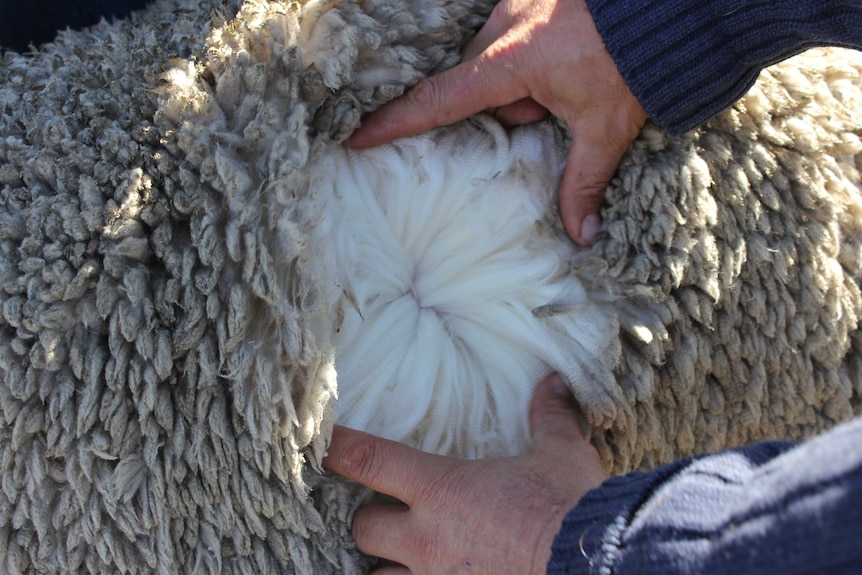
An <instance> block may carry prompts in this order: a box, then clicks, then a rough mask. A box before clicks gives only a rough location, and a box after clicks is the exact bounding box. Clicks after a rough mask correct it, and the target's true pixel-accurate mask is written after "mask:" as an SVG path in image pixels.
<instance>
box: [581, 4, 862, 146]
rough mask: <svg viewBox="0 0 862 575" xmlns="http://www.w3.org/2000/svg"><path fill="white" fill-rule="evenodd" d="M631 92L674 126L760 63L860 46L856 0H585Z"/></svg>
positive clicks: (748, 81) (706, 113)
mask: <svg viewBox="0 0 862 575" xmlns="http://www.w3.org/2000/svg"><path fill="white" fill-rule="evenodd" d="M586 2H587V6H588V7H589V10H590V13H591V14H592V16H593V20H594V21H595V23H596V27H597V28H598V31H599V33H600V34H601V36H602V38H603V39H604V42H605V47H606V48H607V50H608V52H609V53H610V54H611V56H612V57H613V59H614V61H615V62H616V64H617V67H618V69H619V71H620V73H621V74H622V75H623V77H624V78H625V80H626V82H627V83H628V85H629V87H630V88H631V90H632V93H633V94H634V95H635V97H637V98H638V100H639V101H640V103H641V105H643V107H644V109H646V111H647V112H648V113H649V114H650V116H652V118H653V120H654V121H656V122H657V123H659V124H660V125H663V126H665V127H667V128H668V130H669V131H670V132H672V133H676V134H678V133H682V132H684V131H686V130H689V129H691V128H694V127H696V126H697V125H699V124H701V123H702V122H704V121H706V120H707V119H709V118H710V117H712V116H713V115H715V114H716V113H718V112H720V111H721V110H723V109H724V108H726V107H728V106H730V105H731V104H732V103H733V102H735V101H736V100H737V99H739V98H740V97H741V96H742V95H744V94H745V92H746V91H748V89H749V88H750V87H751V85H752V84H753V83H754V82H755V80H756V79H757V76H758V75H759V73H760V70H762V69H763V68H765V67H766V66H769V65H771V64H774V63H776V62H779V61H781V60H783V59H785V58H788V57H790V56H792V55H794V54H798V53H799V52H802V51H803V50H805V49H807V48H810V47H813V46H827V45H829V46H846V47H855V48H860V47H862V3H860V2H859V1H858V0H838V1H835V0H831V1H822V0H780V1H779V0H698V1H690V0H643V1H641V2H629V1H627V0H586Z"/></svg>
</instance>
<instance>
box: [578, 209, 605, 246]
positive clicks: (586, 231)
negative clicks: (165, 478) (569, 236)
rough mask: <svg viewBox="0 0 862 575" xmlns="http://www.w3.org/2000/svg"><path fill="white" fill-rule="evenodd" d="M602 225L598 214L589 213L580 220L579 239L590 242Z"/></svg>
mask: <svg viewBox="0 0 862 575" xmlns="http://www.w3.org/2000/svg"><path fill="white" fill-rule="evenodd" d="M601 227H602V218H601V217H599V215H598V214H590V215H588V216H587V217H585V218H584V220H583V221H582V222H581V241H583V242H584V243H588V244H592V243H593V240H594V239H595V238H596V234H598V233H599V229H600V228H601Z"/></svg>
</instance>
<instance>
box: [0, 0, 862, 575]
mask: <svg viewBox="0 0 862 575" xmlns="http://www.w3.org/2000/svg"><path fill="white" fill-rule="evenodd" d="M491 8H492V3H490V2H484V1H473V0H452V1H438V2H431V1H428V0H397V1H395V2H392V1H383V0H367V1H364V2H356V1H352V0H334V1H328V2H323V1H309V2H304V3H300V2H268V1H265V0H248V1H246V2H239V1H238V0H226V1H223V2H217V1H215V0H213V1H210V2H203V3H200V2H191V1H187V0H157V1H156V2H154V3H153V4H152V5H151V6H149V7H148V8H147V9H146V10H145V11H143V12H140V13H136V14H133V15H132V16H131V17H130V18H128V19H126V20H123V21H120V22H116V23H113V24H109V23H101V24H99V25H98V26H95V27H93V28H91V29H89V30H86V31H82V32H68V31H67V32H64V33H61V34H60V36H59V37H58V39H57V40H56V41H55V42H53V43H51V44H48V45H46V46H44V47H42V48H40V49H39V50H36V51H33V52H30V53H27V54H16V53H6V54H5V55H4V56H3V58H4V65H3V67H2V71H0V75H2V76H0V77H2V80H0V103H2V105H0V158H2V160H0V186H2V195H0V201H2V209H0V253H2V257H0V286H2V289H0V306H2V307H0V309H2V315H0V374H2V378H0V381H2V383H0V453H2V456H0V461H2V471H0V486H2V494H0V557H2V558H3V559H2V561H3V563H2V565H3V566H2V570H3V571H5V572H9V573H33V572H64V573H67V572H73V573H74V572H97V573H100V572H112V573H113V572H118V571H119V572H129V573H137V572H147V573H149V572H153V573H173V572H177V571H180V572H213V573H214V572H227V573H250V572H253V573H280V572H296V573H355V572H363V571H365V570H366V569H367V568H368V567H369V566H370V565H371V563H370V560H369V559H368V558H366V557H363V556H361V554H359V553H358V552H357V551H356V550H355V549H354V547H353V544H352V541H351V539H350V535H349V521H350V517H351V514H352V512H353V510H354V509H355V507H356V506H357V505H358V504H359V503H360V502H361V501H362V498H363V497H364V496H365V494H364V493H363V491H362V490H360V489H359V488H357V487H356V486H355V485H351V484H349V483H347V482H345V481H342V480H339V479H337V478H334V477H331V476H329V475H327V474H325V473H324V472H322V470H321V460H322V457H323V455H324V453H325V449H326V444H327V441H328V438H329V434H330V431H331V428H332V425H333V424H334V423H335V421H336V415H337V413H338V412H339V411H340V410H347V409H349V406H348V405H345V406H343V407H340V406H339V403H338V401H337V400H336V396H338V395H342V399H343V398H344V397H347V396H348V393H347V389H346V388H345V389H344V390H342V389H341V388H342V386H345V385H347V383H346V382H343V381H342V377H341V376H342V375H344V377H345V378H346V377H347V375H346V374H347V373H348V372H349V369H348V368H347V367H346V366H345V364H341V369H340V370H339V369H338V366H339V360H340V358H341V357H342V356H346V354H347V353H348V352H347V351H345V349H344V348H341V349H340V351H339V347H338V346H339V343H340V342H342V341H343V340H346V339H348V338H347V335H346V334H345V335H342V331H343V329H346V328H347V327H350V325H349V324H351V322H352V323H353V324H356V323H357V319H356V318H357V317H358V316H359V314H360V313H362V312H363V311H364V310H367V309H368V307H367V305H368V299H367V298H366V299H361V298H359V297H358V294H359V292H358V290H357V289H352V288H351V289H345V286H347V285H348V284H349V282H352V281H355V280H352V279H351V278H349V277H346V276H343V275H342V274H343V273H344V269H345V267H344V260H338V259H336V260H333V258H339V257H341V256H339V255H338V253H339V251H338V249H339V248H338V245H339V244H338V241H339V240H338V238H337V236H335V235H333V234H328V233H325V232H326V231H327V230H332V229H333V226H334V225H335V224H336V223H337V222H338V221H339V220H338V218H339V217H343V216H339V215H337V214H338V213H339V212H337V211H336V209H335V207H334V206H335V203H336V202H337V200H338V196H337V194H338V193H342V194H343V191H342V192H338V190H337V189H336V186H334V184H332V183H331V182H329V183H326V182H325V181H324V178H323V177H322V174H323V170H322V168H321V166H327V165H330V162H333V161H334V160H333V158H335V157H337V156H338V155H339V154H346V155H347V156H348V157H353V158H354V160H353V161H359V162H361V163H363V164H364V163H366V162H367V161H369V160H368V157H367V156H362V155H358V154H355V153H353V152H348V151H344V150H342V149H341V148H340V147H339V143H340V142H342V141H343V140H344V139H345V138H346V137H347V135H348V134H350V133H351V132H352V131H353V129H355V127H356V126H357V125H358V124H359V122H360V118H361V116H362V115H363V114H364V113H365V112H367V111H369V110H372V109H374V108H376V107H378V106H380V105H381V104H382V103H384V102H385V101H388V100H389V99H391V98H393V97H395V96H397V95H399V94H401V93H402V92H403V91H404V90H405V89H406V88H407V87H409V86H411V85H413V84H415V83H416V82H417V81H419V80H420V79H421V78H422V77H424V76H426V75H429V74H433V73H435V72H438V71H440V70H443V69H445V68H447V67H450V66H452V65H453V64H454V63H456V62H457V61H458V53H459V49H460V47H461V46H462V45H463V44H464V42H465V41H466V40H467V39H468V38H469V37H470V35H471V34H472V33H474V32H475V31H476V30H477V29H478V27H479V26H481V24H482V22H483V21H484V19H485V18H486V17H487V15H488V14H489V13H490V10H491ZM860 75H862V58H860V56H859V55H858V54H855V53H852V52H847V51H841V50H835V49H832V50H825V49H824V50H817V51H811V52H808V53H806V54H803V55H801V56H799V57H796V58H794V59H792V60H790V61H787V62H785V63H783V64H780V65H777V66H775V67H773V68H771V69H768V70H766V71H764V73H763V74H762V76H761V79H760V81H759V83H758V84H757V85H756V86H755V87H754V88H753V89H752V91H751V92H750V93H749V94H748V95H746V97H745V98H743V99H742V100H741V101H740V102H739V103H737V104H736V105H735V106H734V107H733V108H732V109H731V110H728V111H727V112H725V113H723V114H721V115H720V116H718V117H717V118H715V119H713V120H711V121H710V122H709V123H707V124H706V125H705V126H703V127H702V128H700V129H698V130H696V131H694V132H692V133H689V134H686V135H684V136H682V137H676V138H673V137H670V136H668V135H667V134H666V133H665V132H664V131H663V130H661V129H660V128H658V127H657V126H654V125H647V126H646V127H645V128H644V130H643V132H642V134H641V136H640V137H639V138H638V140H637V141H636V142H635V143H634V144H633V145H632V147H631V148H630V150H629V151H628V153H627V155H626V157H625V158H624V159H623V162H622V164H621V166H620V168H619V170H618V172H617V175H616V177H615V179H614V180H613V182H612V183H611V185H610V186H609V188H608V190H607V206H606V208H605V211H604V218H605V222H606V223H605V227H604V230H603V232H602V233H601V234H600V236H599V237H598V239H597V242H596V243H595V245H594V246H593V247H592V248H591V249H587V250H585V249H578V248H575V247H574V246H572V245H571V244H570V243H568V240H567V239H566V238H565V235H564V233H563V232H562V230H561V227H560V225H559V221H558V217H557V214H556V208H555V201H554V198H553V189H554V187H555V183H554V182H555V178H557V177H558V171H559V169H560V165H558V164H555V163H554V162H553V161H549V162H548V163H547V166H546V167H545V168H544V169H542V168H539V167H537V166H536V165H533V166H532V167H531V168H530V169H529V170H527V171H526V172H525V173H529V174H532V175H530V178H537V179H538V180H536V181H543V182H545V184H544V185H545V188H544V189H545V193H544V194H539V195H538V196H536V198H538V201H541V202H544V206H545V212H544V213H541V215H539V212H531V213H530V214H529V217H530V218H532V219H533V220H534V221H535V229H534V230H533V232H531V233H535V234H536V237H539V238H543V241H544V240H547V241H548V242H551V244H553V246H555V247H554V248H553V249H549V250H548V251H553V252H554V253H555V254H556V257H558V258H559V259H560V261H564V262H565V267H564V268H561V269H564V271H565V273H558V274H557V275H558V276H560V277H559V278H556V279H559V280H560V281H562V282H563V284H560V288H559V289H560V290H561V291H560V292H559V293H560V294H561V295H560V297H556V298H549V297H544V298H543V299H539V300H537V301H536V302H534V303H531V304H530V310H529V311H530V313H531V315H532V317H533V318H534V319H535V320H536V322H545V321H552V322H561V321H569V319H568V318H569V317H570V316H575V317H576V314H577V313H578V311H579V310H582V309H583V308H584V306H585V305H589V306H592V307H591V308H590V309H592V310H593V312H592V313H596V314H597V315H596V317H599V318H601V320H600V321H601V322H602V326H603V327H602V329H601V330H598V331H599V332H600V334H601V340H600V342H599V343H598V344H597V345H596V346H595V347H592V348H590V350H588V351H589V352H590V353H591V354H593V355H594V356H600V357H601V358H602V361H598V362H596V363H595V364H594V365H592V366H590V365H587V366H584V367H583V369H584V370H587V369H589V368H590V367H591V368H592V370H593V371H592V372H586V371H585V372H584V374H583V376H582V377H578V376H576V375H574V374H575V373H576V371H572V372H571V374H570V375H569V380H570V381H569V383H570V385H571V386H572V388H573V391H574V392H575V394H576V397H577V398H578V400H579V402H580V403H581V405H582V407H583V409H584V412H585V414H586V416H587V419H588V421H589V424H590V427H591V428H592V438H593V442H594V443H595V444H596V445H597V448H598V449H599V451H600V454H601V456H602V458H603V462H604V464H605V466H606V467H607V469H608V470H609V471H612V472H615V473H619V472H624V471H628V470H631V469H638V468H643V467H650V466H654V465H657V464H660V463H663V462H667V461H669V460H671V459H673V458H676V457H678V456H681V455H686V454H690V453H693V452H695V451H702V450H714V449H719V448H722V447H726V446H731V445H735V444H738V443H741V442H746V441H752V440H757V439H765V438H772V437H782V438H803V437H808V436H810V435H812V434H814V433H816V432H817V431H820V430H823V429H827V428H829V427H831V426H833V425H834V424H835V423H837V422H839V421H843V420H846V419H848V418H850V417H851V416H853V415H854V414H858V413H859V412H860V407H859V403H860V402H859V395H860V389H862V369H860V368H861V367H862V366H860V353H859V352H860V350H862V340H860V337H859V331H858V329H857V324H858V318H859V315H860V312H862V295H860V289H859V285H860V278H862V233H860V232H862V230H860V229H859V228H860V225H862V224H860V222H862V219H860V217H859V213H860V212H859V210H860V205H862V204H860V192H862V189H860V177H859V167H860V165H862V143H860V140H859V137H860V134H862V119H860V118H862V115H860V114H859V111H860V109H862V77H860ZM464 133H471V134H475V133H479V134H482V135H483V136H482V137H483V138H485V139H489V138H490V140H489V141H491V143H492V144H493V146H492V149H503V148H505V146H506V145H507V142H511V141H515V140H517V139H518V138H520V137H524V138H533V139H539V140H541V141H542V142H544V145H545V146H547V147H548V148H547V149H548V152H547V153H548V154H549V157H557V156H554V153H558V152H559V151H560V150H564V149H565V146H566V143H567V140H566V138H567V135H566V133H565V130H564V129H563V128H562V127H561V126H559V125H557V124H556V123H555V122H554V121H553V120H550V121H548V122H547V123H546V124H544V125H542V126H538V127H535V128H529V129H526V130H525V131H524V132H520V134H522V135H520V136H519V135H518V134H511V135H510V134H505V133H501V132H500V131H499V127H496V126H495V125H494V123H493V122H492V121H491V120H489V119H488V118H477V119H475V120H473V121H472V122H465V123H462V124H459V125H458V126H453V127H451V128H444V129H441V130H440V131H438V132H435V133H434V134H432V135H429V136H422V137H419V138H417V139H416V140H414V143H413V144H408V143H404V144H403V145H404V146H408V145H417V146H422V145H426V144H423V143H422V142H426V143H427V142H428V141H435V140H433V139H434V138H437V139H438V140H440V139H443V140H445V139H446V138H457V137H458V134H464ZM423 138H425V139H423ZM428 138H431V140H428ZM495 146H496V147H495ZM555 150H556V152H555ZM371 153H372V154H373V153H379V152H371ZM351 154H353V155H351ZM456 161H457V158H456ZM543 170H544V171H543ZM507 175H512V176H513V177H516V176H517V175H518V171H517V170H516V169H513V171H512V172H511V174H509V173H507ZM341 213H343V212H341ZM327 226H328V227H327ZM551 244H548V245H551ZM334 261H337V262H338V264H334V263H333V262H334ZM512 273H513V274H515V273H517V270H513V271H512ZM357 285H358V284H357ZM576 288H577V289H576ZM578 289H579V290H580V291H578ZM571 290H575V291H578V293H579V294H586V299H584V298H582V297H580V296H579V299H577V300H575V299H572V298H573V296H572V293H574V292H572V291H571ZM555 293H557V292H555ZM599 312H600V313H599ZM351 314H354V315H353V316H351ZM359 323H361V322H359ZM339 330H342V331H339ZM359 337H364V336H359ZM576 343H577V342H573V344H572V345H573V346H575V345H576ZM578 345H579V344H578ZM564 352H565V353H571V351H570V350H564ZM565 353H564V354H563V355H557V356H554V357H545V358H541V359H542V360H543V365H544V367H542V368H541V369H546V370H547V369H563V370H564V371H565V368H566V366H567V365H569V363H568V360H567V359H566V358H567V357H568V356H566V355H565ZM536 369H539V368H536ZM339 371H341V372H343V373H339ZM535 374H538V372H535ZM523 391H524V390H521V392H523ZM527 392H528V390H527ZM509 407H511V406H509ZM516 407H517V406H516ZM524 408H526V406H524ZM524 411H525V409H524ZM494 414H495V413H494V412H492V414H491V415H492V416H493V415H494ZM339 415H340V416H341V417H344V414H343V412H342V413H340V414H339ZM482 416H483V417H487V416H488V414H487V413H485V414H482ZM513 417H516V416H513ZM519 417H523V415H521V416H519ZM499 419H500V421H499V422H497V423H495V424H498V425H500V426H501V427H502V428H505V427H506V426H510V425H511V426H512V428H513V429H515V431H514V432H513V433H514V435H513V437H514V438H515V439H512V440H507V441H506V442H505V443H506V445H504V447H503V448H504V449H509V450H517V449H520V448H521V446H523V444H524V443H523V442H524V441H526V433H527V432H526V430H525V429H524V426H523V425H520V427H518V425H519V424H518V423H517V421H514V422H512V421H503V417H502V416H501V417H500V418H499ZM521 421H523V420H521ZM406 440H408V441H415V442H417V443H418V444H420V445H421V441H422V440H423V437H421V436H416V435H414V436H409V437H407V438H406ZM470 441H473V440H470V439H468V440H467V441H466V443H464V442H462V444H461V445H460V446H459V447H457V449H456V451H458V450H460V451H466V453H464V454H465V455H470V456H483V455H485V454H488V453H491V452H493V451H494V450H495V449H500V447H499V444H497V443H494V442H493V441H492V442H490V443H488V444H487V445H485V444H482V443H474V444H472V445H471V444H470ZM452 445H454V444H447V445H438V446H435V447H436V448H439V449H440V450H442V451H447V450H450V449H453V447H452Z"/></svg>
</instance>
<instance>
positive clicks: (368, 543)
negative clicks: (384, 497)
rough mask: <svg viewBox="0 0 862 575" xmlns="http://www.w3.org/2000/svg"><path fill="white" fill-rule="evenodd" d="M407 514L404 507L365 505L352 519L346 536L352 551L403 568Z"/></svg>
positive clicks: (408, 514)
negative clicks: (353, 549) (353, 548)
mask: <svg viewBox="0 0 862 575" xmlns="http://www.w3.org/2000/svg"><path fill="white" fill-rule="evenodd" d="M409 517H410V510H409V509H408V508H407V507H406V506H404V505H368V506H366V507H360V508H359V509H358V510H357V511H356V513H355V514H354V516H353V525H352V526H351V528H350V533H351V535H353V540H354V541H355V542H356V547H357V548H358V549H359V550H360V551H362V552H363V553H365V554H366V555H372V556H374V557H380V558H381V559H387V560H389V561H395V562H396V563H401V564H404V563H406V562H407V559H408V557H407V553H406V549H407V546H406V545H405V544H404V543H405V537H404V533H405V532H406V529H407V528H408V521H409Z"/></svg>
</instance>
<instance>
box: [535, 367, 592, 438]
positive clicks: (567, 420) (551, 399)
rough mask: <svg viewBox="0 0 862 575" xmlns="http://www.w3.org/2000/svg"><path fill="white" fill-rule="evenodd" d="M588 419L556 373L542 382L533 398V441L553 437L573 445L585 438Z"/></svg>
mask: <svg viewBox="0 0 862 575" xmlns="http://www.w3.org/2000/svg"><path fill="white" fill-rule="evenodd" d="M585 425H586V420H585V418H584V416H583V414H582V413H581V410H580V408H579V407H578V404H577V402H576V401H575V397H574V395H572V392H571V391H570V390H569V387H568V386H567V385H566V382H565V381H563V378H562V377H561V376H560V375H559V374H556V373H553V374H551V375H549V376H548V377H546V378H545V379H543V380H542V381H541V382H539V385H538V386H536V391H535V392H533V398H532V400H531V401H530V430H531V435H532V438H533V443H534V444H537V445H538V444H547V442H548V441H549V440H550V439H556V440H560V441H562V442H563V443H564V444H571V443H573V442H575V441H579V440H583V439H584V433H583V429H584V427H585Z"/></svg>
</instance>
